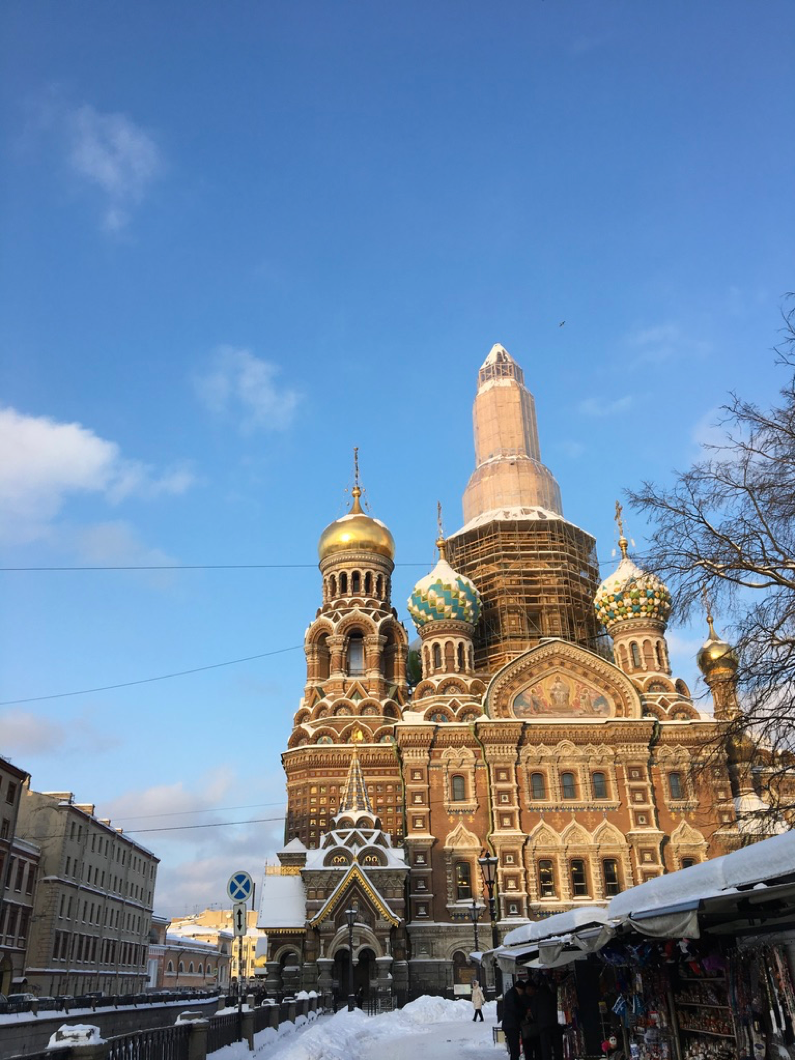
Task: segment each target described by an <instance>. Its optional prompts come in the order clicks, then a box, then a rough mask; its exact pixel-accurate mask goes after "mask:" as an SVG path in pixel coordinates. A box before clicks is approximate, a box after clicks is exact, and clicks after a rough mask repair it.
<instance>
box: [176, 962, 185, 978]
mask: <svg viewBox="0 0 795 1060" xmlns="http://www.w3.org/2000/svg"><path fill="white" fill-rule="evenodd" d="M177 971H178V972H179V974H180V975H182V974H183V972H184V971H185V965H184V964H183V963H182V961H180V962H179V968H178V969H177Z"/></svg>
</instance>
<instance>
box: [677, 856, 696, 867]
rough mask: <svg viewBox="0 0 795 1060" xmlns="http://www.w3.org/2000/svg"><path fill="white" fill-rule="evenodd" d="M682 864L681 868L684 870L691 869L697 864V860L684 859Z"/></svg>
mask: <svg viewBox="0 0 795 1060" xmlns="http://www.w3.org/2000/svg"><path fill="white" fill-rule="evenodd" d="M680 864H681V867H682V868H683V869H689V868H690V867H691V865H695V864H696V859H695V858H682V861H681V863H680Z"/></svg>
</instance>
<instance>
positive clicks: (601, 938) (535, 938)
mask: <svg viewBox="0 0 795 1060" xmlns="http://www.w3.org/2000/svg"><path fill="white" fill-rule="evenodd" d="M613 934H614V927H613V924H612V921H611V919H610V917H609V915H608V913H607V911H606V910H605V909H603V908H601V907H599V906H593V905H589V906H582V907H580V908H579V909H569V910H567V911H566V912H565V913H555V914H554V916H550V917H547V918H546V919H545V920H534V921H531V922H530V923H528V924H522V925H521V927H518V928H514V930H513V931H509V932H508V934H507V935H506V936H505V938H504V939H503V944H502V946H499V947H498V948H497V949H496V950H490V951H488V952H487V953H485V954H483V962H484V963H490V962H494V961H496V962H497V963H498V964H499V966H500V968H501V969H502V971H503V972H507V973H508V974H509V975H516V974H517V970H518V969H520V968H522V967H537V968H539V967H547V968H554V967H558V966H560V965H562V964H568V963H570V961H573V960H576V958H577V957H578V956H580V957H581V956H583V955H584V954H586V953H594V952H595V951H596V950H598V949H600V948H601V947H602V946H604V944H605V943H606V942H607V941H608V939H610V938H612V936H613Z"/></svg>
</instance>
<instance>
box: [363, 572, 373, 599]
mask: <svg viewBox="0 0 795 1060" xmlns="http://www.w3.org/2000/svg"><path fill="white" fill-rule="evenodd" d="M364 592H365V595H366V596H372V595H373V576H372V574H371V573H370V571H369V570H368V572H367V573H366V574H365V576H364Z"/></svg>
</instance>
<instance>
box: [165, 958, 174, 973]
mask: <svg viewBox="0 0 795 1060" xmlns="http://www.w3.org/2000/svg"><path fill="white" fill-rule="evenodd" d="M166 971H167V972H168V974H169V975H173V974H174V962H173V961H169V962H168V968H166Z"/></svg>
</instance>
